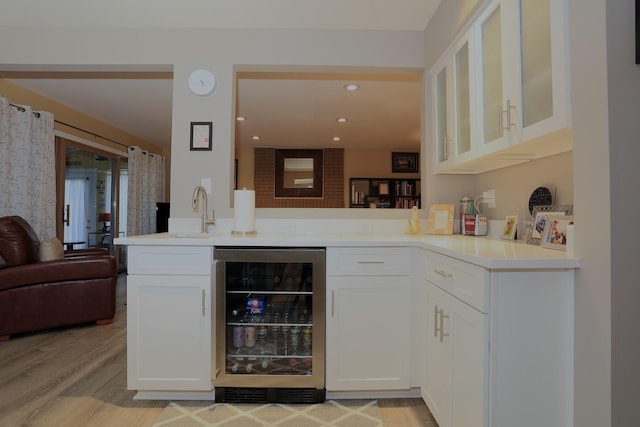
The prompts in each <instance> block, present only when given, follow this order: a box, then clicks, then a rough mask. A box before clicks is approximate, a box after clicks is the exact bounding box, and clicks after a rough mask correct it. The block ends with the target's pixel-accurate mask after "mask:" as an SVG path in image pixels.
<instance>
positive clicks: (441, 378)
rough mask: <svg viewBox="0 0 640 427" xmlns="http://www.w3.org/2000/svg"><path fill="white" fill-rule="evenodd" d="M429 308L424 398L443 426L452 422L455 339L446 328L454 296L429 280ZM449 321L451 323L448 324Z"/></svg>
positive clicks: (448, 426) (445, 426)
mask: <svg viewBox="0 0 640 427" xmlns="http://www.w3.org/2000/svg"><path fill="white" fill-rule="evenodd" d="M425 287H426V289H425V296H426V304H425V307H426V311H427V329H426V333H427V340H426V342H427V346H426V356H425V357H426V361H425V363H426V365H425V379H424V387H423V388H422V398H423V399H424V401H425V402H426V404H427V406H428V407H429V410H430V411H431V414H433V417H434V418H435V419H436V421H437V422H438V425H439V426H440V427H450V426H451V399H452V389H451V379H452V376H453V375H452V355H451V340H450V337H449V336H448V335H447V336H445V333H446V332H444V329H443V327H444V325H443V323H444V321H445V320H448V319H447V318H445V316H449V314H448V313H449V312H450V307H449V304H450V303H449V301H450V298H452V297H451V296H450V295H448V294H447V293H446V292H444V291H443V290H441V289H440V288H438V287H436V286H434V285H432V284H431V283H429V282H425ZM448 326H449V325H447V327H448Z"/></svg>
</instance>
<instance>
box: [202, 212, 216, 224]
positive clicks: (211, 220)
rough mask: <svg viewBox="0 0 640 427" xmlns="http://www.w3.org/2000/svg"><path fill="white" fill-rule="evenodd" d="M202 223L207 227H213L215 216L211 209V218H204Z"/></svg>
mask: <svg viewBox="0 0 640 427" xmlns="http://www.w3.org/2000/svg"><path fill="white" fill-rule="evenodd" d="M204 223H205V224H208V225H215V223H216V215H215V212H214V210H213V209H211V218H205V220H204Z"/></svg>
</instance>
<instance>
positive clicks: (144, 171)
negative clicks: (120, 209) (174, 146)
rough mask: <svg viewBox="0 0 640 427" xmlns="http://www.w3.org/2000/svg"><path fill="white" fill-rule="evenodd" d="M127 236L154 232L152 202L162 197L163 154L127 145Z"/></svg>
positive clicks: (154, 216)
mask: <svg viewBox="0 0 640 427" xmlns="http://www.w3.org/2000/svg"><path fill="white" fill-rule="evenodd" d="M128 163H129V179H128V186H129V192H128V197H127V205H128V210H127V236H137V235H141V234H150V233H155V232H156V203H157V202H163V201H164V186H165V178H164V163H165V160H164V157H162V156H160V155H158V154H153V153H148V152H146V151H143V150H142V149H141V148H140V147H129V160H128Z"/></svg>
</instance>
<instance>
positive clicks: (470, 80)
mask: <svg viewBox="0 0 640 427" xmlns="http://www.w3.org/2000/svg"><path fill="white" fill-rule="evenodd" d="M567 26H568V24H567V0H493V1H490V2H488V3H487V4H486V5H485V6H484V7H482V8H481V9H479V10H478V11H477V12H476V13H475V15H474V16H473V17H471V19H470V20H469V23H468V24H467V25H466V26H465V28H463V30H462V31H461V32H460V34H459V35H458V36H457V37H456V39H455V41H454V42H453V43H452V44H451V45H450V46H449V47H448V49H447V50H446V52H445V53H444V54H443V56H442V57H441V58H440V59H439V60H438V62H437V63H436V64H435V66H434V67H433V68H432V69H431V71H430V75H431V80H432V99H433V101H432V102H433V129H434V130H433V141H434V142H433V147H434V158H435V160H436V164H435V168H436V172H437V173H482V172H486V171H489V170H494V169H499V168H502V167H506V166H512V165H514V164H518V163H522V162H526V161H528V160H531V159H536V158H540V157H545V156H550V155H554V154H558V153H562V152H565V151H569V150H571V149H572V148H573V142H572V136H571V124H570V113H569V105H570V104H569V77H568V39H567Z"/></svg>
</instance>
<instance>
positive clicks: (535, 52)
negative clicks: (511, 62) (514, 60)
mask: <svg viewBox="0 0 640 427" xmlns="http://www.w3.org/2000/svg"><path fill="white" fill-rule="evenodd" d="M520 25H521V28H520V55H521V57H520V60H521V70H522V76H521V82H522V127H525V128H526V127H528V126H531V125H532V124H535V123H538V122H540V121H542V120H545V119H548V118H550V117H552V116H553V85H552V66H551V65H552V64H551V5H550V0H521V1H520Z"/></svg>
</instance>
